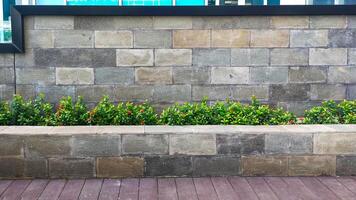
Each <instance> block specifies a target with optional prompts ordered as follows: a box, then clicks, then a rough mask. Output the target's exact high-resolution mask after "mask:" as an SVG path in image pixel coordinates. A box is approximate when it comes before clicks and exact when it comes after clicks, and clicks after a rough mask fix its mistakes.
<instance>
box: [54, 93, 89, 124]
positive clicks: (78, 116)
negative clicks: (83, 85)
mask: <svg viewBox="0 0 356 200" xmlns="http://www.w3.org/2000/svg"><path fill="white" fill-rule="evenodd" d="M88 119H89V112H88V109H87V106H86V105H85V104H84V103H83V98H82V97H80V96H79V97H78V100H77V101H76V102H75V103H74V102H73V101H72V97H66V98H62V99H61V100H60V102H59V106H58V108H57V112H56V122H57V124H58V125H61V126H73V125H88V123H89V122H88Z"/></svg>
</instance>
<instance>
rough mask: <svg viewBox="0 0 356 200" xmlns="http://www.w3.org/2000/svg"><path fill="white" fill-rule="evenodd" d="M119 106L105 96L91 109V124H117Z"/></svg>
mask: <svg viewBox="0 0 356 200" xmlns="http://www.w3.org/2000/svg"><path fill="white" fill-rule="evenodd" d="M116 115H117V108H116V107H115V105H114V104H113V103H112V102H111V101H110V99H109V97H108V96H104V97H103V98H102V99H101V101H100V102H99V103H98V104H97V105H96V107H95V108H94V109H93V110H92V111H90V114H89V123H90V124H91V125H117V124H116V123H115V118H116V117H117V116H116Z"/></svg>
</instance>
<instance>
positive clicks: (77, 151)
mask: <svg viewBox="0 0 356 200" xmlns="http://www.w3.org/2000/svg"><path fill="white" fill-rule="evenodd" d="M70 145H71V155H72V156H73V157H96V156H119V155H120V152H121V136H120V135H80V136H79V135H78V136H73V137H72V138H71V139H70Z"/></svg>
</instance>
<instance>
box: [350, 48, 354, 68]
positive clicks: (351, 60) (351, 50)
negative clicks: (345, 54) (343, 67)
mask: <svg viewBox="0 0 356 200" xmlns="http://www.w3.org/2000/svg"><path fill="white" fill-rule="evenodd" d="M349 64H350V65H356V49H349Z"/></svg>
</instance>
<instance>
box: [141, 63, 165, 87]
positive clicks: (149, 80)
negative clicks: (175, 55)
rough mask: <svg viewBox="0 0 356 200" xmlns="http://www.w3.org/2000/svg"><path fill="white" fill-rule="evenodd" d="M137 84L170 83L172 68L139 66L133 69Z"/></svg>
mask: <svg viewBox="0 0 356 200" xmlns="http://www.w3.org/2000/svg"><path fill="white" fill-rule="evenodd" d="M135 82H136V83H137V84H147V85H149V84H160V85H165V84H172V68H170V67H140V68H136V70H135Z"/></svg>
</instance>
